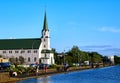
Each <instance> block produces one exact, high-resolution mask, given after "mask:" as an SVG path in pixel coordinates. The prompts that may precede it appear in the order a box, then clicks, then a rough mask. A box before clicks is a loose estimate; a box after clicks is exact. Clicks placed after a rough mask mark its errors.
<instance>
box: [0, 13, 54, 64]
mask: <svg viewBox="0 0 120 83" xmlns="http://www.w3.org/2000/svg"><path fill="white" fill-rule="evenodd" d="M0 55H3V56H5V57H8V58H10V57H14V58H19V56H23V57H24V59H25V62H26V63H27V64H31V63H36V62H37V63H43V64H50V65H51V64H54V63H55V62H54V55H53V53H52V51H51V48H50V34H49V29H48V24H47V18H46V12H45V15H44V23H43V29H42V37H41V38H28V39H1V40H0Z"/></svg>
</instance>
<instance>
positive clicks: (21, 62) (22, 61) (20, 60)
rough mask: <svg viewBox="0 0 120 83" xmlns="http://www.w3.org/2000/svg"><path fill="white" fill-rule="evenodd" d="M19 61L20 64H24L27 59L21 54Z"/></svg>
mask: <svg viewBox="0 0 120 83" xmlns="http://www.w3.org/2000/svg"><path fill="white" fill-rule="evenodd" d="M19 62H20V64H23V63H24V62H25V59H24V57H22V56H19Z"/></svg>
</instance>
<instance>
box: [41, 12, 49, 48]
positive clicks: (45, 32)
mask: <svg viewBox="0 0 120 83" xmlns="http://www.w3.org/2000/svg"><path fill="white" fill-rule="evenodd" d="M41 40H42V48H43V49H47V50H51V49H50V35H49V29H48V23H47V17H46V12H45V15H44V23H43V29H42V38H41Z"/></svg>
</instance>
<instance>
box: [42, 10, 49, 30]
mask: <svg viewBox="0 0 120 83" xmlns="http://www.w3.org/2000/svg"><path fill="white" fill-rule="evenodd" d="M44 30H45V31H47V30H49V29H48V23H47V17H46V11H45V15H44V24H43V30H42V31H44Z"/></svg>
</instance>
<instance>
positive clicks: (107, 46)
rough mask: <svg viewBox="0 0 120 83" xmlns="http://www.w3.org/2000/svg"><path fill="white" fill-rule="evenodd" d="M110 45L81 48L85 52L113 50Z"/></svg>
mask: <svg viewBox="0 0 120 83" xmlns="http://www.w3.org/2000/svg"><path fill="white" fill-rule="evenodd" d="M111 47H112V46H110V45H88V46H81V47H80V49H81V50H84V51H99V50H103V49H108V48H111Z"/></svg>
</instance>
